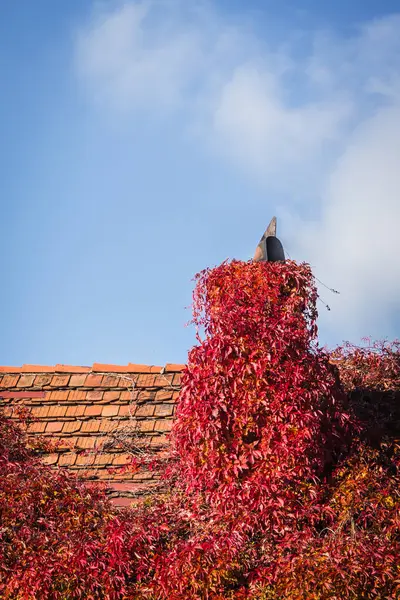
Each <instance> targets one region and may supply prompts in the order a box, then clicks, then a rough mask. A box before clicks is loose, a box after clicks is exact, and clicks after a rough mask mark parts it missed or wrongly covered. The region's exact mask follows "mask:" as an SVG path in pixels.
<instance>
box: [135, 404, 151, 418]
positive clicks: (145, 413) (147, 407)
mask: <svg viewBox="0 0 400 600" xmlns="http://www.w3.org/2000/svg"><path fill="white" fill-rule="evenodd" d="M153 414H154V406H153V405H151V404H144V405H143V406H138V407H137V408H136V410H135V417H152V416H153Z"/></svg>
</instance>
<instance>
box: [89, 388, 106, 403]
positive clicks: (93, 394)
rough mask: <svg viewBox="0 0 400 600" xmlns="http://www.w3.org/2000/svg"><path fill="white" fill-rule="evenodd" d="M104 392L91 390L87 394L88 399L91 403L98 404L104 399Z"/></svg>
mask: <svg viewBox="0 0 400 600" xmlns="http://www.w3.org/2000/svg"><path fill="white" fill-rule="evenodd" d="M103 394H104V392H100V390H91V391H90V392H87V393H86V399H87V400H90V402H98V401H99V400H101V399H102V398H103Z"/></svg>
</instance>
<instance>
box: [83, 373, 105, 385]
mask: <svg viewBox="0 0 400 600" xmlns="http://www.w3.org/2000/svg"><path fill="white" fill-rule="evenodd" d="M102 381H103V376H102V375H94V374H93V373H91V374H90V375H87V377H86V380H85V386H86V387H97V386H99V385H101V382H102Z"/></svg>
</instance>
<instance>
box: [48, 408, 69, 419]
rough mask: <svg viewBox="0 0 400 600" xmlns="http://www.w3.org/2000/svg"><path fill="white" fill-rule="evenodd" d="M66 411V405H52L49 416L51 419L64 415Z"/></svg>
mask: <svg viewBox="0 0 400 600" xmlns="http://www.w3.org/2000/svg"><path fill="white" fill-rule="evenodd" d="M66 412H67V407H66V406H50V409H49V412H48V415H47V418H48V419H51V418H58V417H63V416H64V415H65V413H66Z"/></svg>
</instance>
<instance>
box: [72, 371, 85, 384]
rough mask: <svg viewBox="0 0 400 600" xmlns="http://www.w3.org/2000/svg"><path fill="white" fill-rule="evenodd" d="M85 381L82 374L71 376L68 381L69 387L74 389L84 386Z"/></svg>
mask: <svg viewBox="0 0 400 600" xmlns="http://www.w3.org/2000/svg"><path fill="white" fill-rule="evenodd" d="M85 379H86V375H85V374H84V373H80V374H77V375H72V376H71V379H70V381H69V385H70V386H74V387H82V386H83V385H85Z"/></svg>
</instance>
